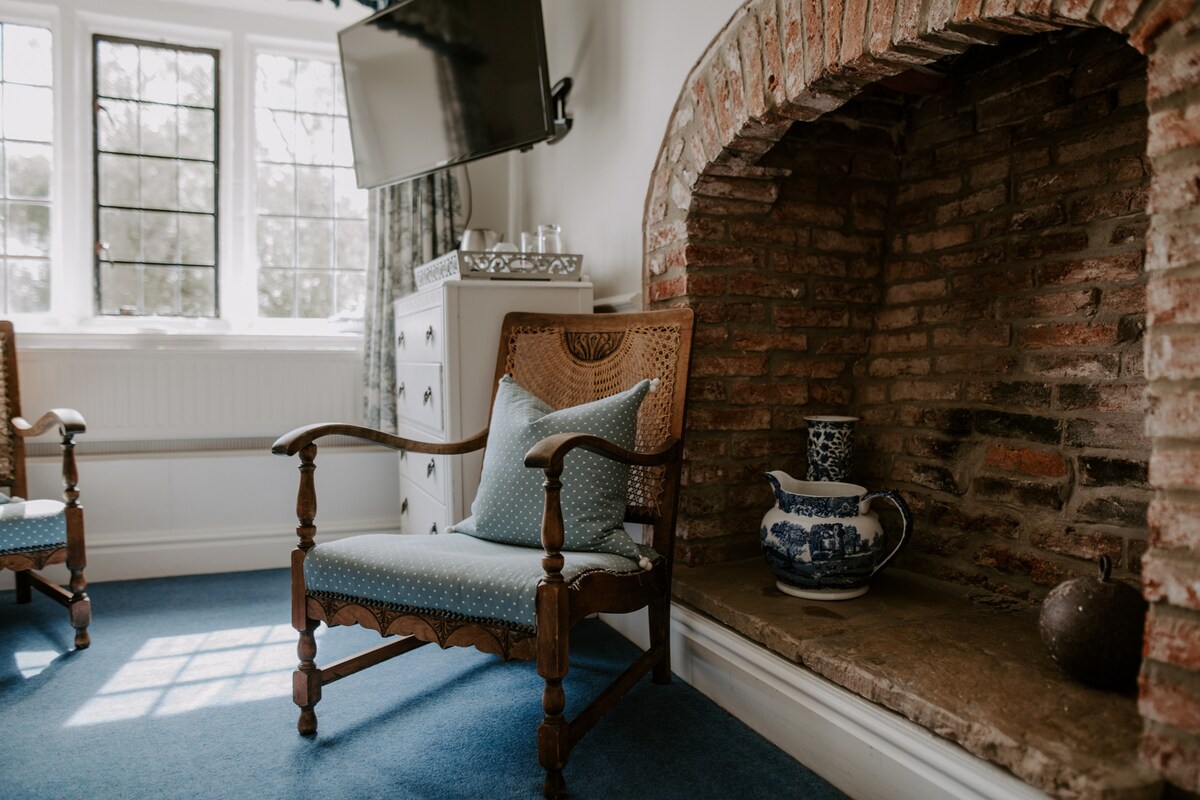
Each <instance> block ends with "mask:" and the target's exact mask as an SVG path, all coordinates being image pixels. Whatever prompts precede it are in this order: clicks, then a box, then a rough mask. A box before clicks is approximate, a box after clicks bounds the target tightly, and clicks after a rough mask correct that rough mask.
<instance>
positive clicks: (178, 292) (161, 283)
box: [93, 37, 218, 317]
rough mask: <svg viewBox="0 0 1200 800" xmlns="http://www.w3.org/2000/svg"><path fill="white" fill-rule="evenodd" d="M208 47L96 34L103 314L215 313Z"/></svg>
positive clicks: (213, 70)
mask: <svg viewBox="0 0 1200 800" xmlns="http://www.w3.org/2000/svg"><path fill="white" fill-rule="evenodd" d="M216 56H217V53H216V51H213V50H193V49H182V48H177V47H172V46H169V45H163V44H158V43H151V42H125V41H121V42H116V41H110V40H105V39H103V38H102V37H97V38H96V42H95V60H94V62H93V67H94V69H95V70H96V83H97V86H98V97H97V112H96V125H97V134H98V135H97V139H98V152H97V153H96V159H97V169H98V173H99V180H98V184H97V193H96V203H97V218H98V227H99V231H98V236H99V237H100V240H101V241H102V242H106V243H107V245H108V247H107V249H101V252H100V254H99V259H100V282H99V287H98V293H99V296H98V297H97V301H96V305H97V308H98V309H99V310H100V313H102V314H122V313H124V314H136V315H163V316H193V317H195V316H215V315H216V313H217V302H216V297H217V280H218V275H217V269H216V267H217V244H216V230H217V219H216V190H217V186H216V176H217V131H216V80H217V72H218V70H217V59H216ZM119 98H128V99H119Z"/></svg>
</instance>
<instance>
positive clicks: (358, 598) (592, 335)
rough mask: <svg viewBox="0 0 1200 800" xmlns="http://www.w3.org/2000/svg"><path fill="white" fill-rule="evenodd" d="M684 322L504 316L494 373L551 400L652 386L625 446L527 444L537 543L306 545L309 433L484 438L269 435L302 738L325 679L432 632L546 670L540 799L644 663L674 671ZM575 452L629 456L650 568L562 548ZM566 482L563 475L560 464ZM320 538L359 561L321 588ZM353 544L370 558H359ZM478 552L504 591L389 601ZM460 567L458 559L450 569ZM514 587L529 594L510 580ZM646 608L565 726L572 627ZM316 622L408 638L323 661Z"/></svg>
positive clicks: (677, 312) (389, 441) (431, 449)
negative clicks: (505, 581) (642, 643)
mask: <svg viewBox="0 0 1200 800" xmlns="http://www.w3.org/2000/svg"><path fill="white" fill-rule="evenodd" d="M692 326H693V322H692V312H691V310H689V309H674V310H669V311H655V312H647V313H641V314H601V315H542V314H526V313H514V314H509V315H508V316H507V317H506V318H505V320H504V325H503V330H502V332H501V337H500V348H499V355H498V358H497V361H496V379H497V381H498V380H499V378H500V377H501V376H502V375H504V374H509V375H511V376H513V378H514V379H515V380H516V381H517V382H518V383H519V384H520V385H521V386H523V387H525V389H527V390H529V391H530V392H531V393H533V394H534V395H536V396H537V397H538V398H540V399H541V400H543V401H544V402H546V403H547V404H548V405H549V406H550V407H551V408H554V409H560V408H565V407H568V406H575V405H579V404H582V403H587V402H591V401H594V400H598V399H600V398H603V397H607V396H609V395H612V394H614V393H616V392H618V391H621V390H624V389H627V388H628V387H630V386H631V385H633V384H634V383H636V382H637V381H639V380H641V379H644V378H658V379H660V381H661V383H660V384H659V388H658V390H657V391H655V392H654V393H653V394H649V395H647V396H646V399H645V400H644V401H643V403H642V405H641V407H640V409H639V411H638V420H637V436H636V444H635V447H634V450H627V449H625V448H622V447H619V446H617V445H615V444H612V443H610V442H606V441H604V440H603V439H600V438H598V437H596V436H589V435H582V434H570V433H567V434H558V435H554V436H550V437H548V438H546V439H543V440H542V441H541V442H540V443H539V444H537V445H536V446H535V447H534V448H533V449H531V450H530V451H529V452H528V454H527V455H526V457H525V465H526V466H527V467H533V468H538V469H541V470H543V472H544V474H545V480H544V483H543V486H544V488H545V510H544V513H543V519H542V524H541V532H540V534H541V545H542V546H541V548H534V547H521V546H514V545H508V544H495V543H492V542H483V541H481V540H476V539H474V538H473V537H470V536H467V535H465V534H446V535H440V536H392V535H387V534H383V535H374V536H358V537H351V539H343V540H340V541H339V542H334V543H330V544H329V545H314V538H315V536H316V527H315V526H314V524H313V521H314V517H315V515H316V507H317V505H316V492H315V488H314V481H313V472H314V469H315V459H316V455H317V445H316V441H317V440H318V439H319V438H321V437H323V436H330V435H340V436H351V437H355V438H358V439H362V440H365V441H368V442H374V443H376V444H380V445H383V446H385V447H390V448H392V449H396V450H399V449H404V450H410V451H415V452H421V453H431V454H461V453H466V452H470V451H473V450H478V449H480V448H482V447H484V446H485V444H486V442H487V431H486V430H485V431H483V432H481V433H479V434H477V435H475V436H473V437H471V438H470V439H467V440H464V441H460V442H452V443H442V444H431V443H425V442H418V441H412V440H409V439H405V438H401V437H399V436H393V435H390V434H387V433H383V432H380V431H375V430H370V429H367V428H362V427H359V426H354V425H339V424H322V425H312V426H308V427H304V428H299V429H297V430H295V431H292V432H291V433H289V434H287V435H286V436H284V437H282V438H281V439H279V441H277V442H276V443H275V445H274V447H273V452H274V453H276V454H277V455H289V456H290V455H296V454H299V457H300V465H299V468H300V473H301V475H300V491H299V497H298V500H297V514H298V516H299V520H300V525H299V527H298V528H297V529H296V533H297V535H298V536H299V537H300V541H299V544H298V546H297V548H296V550H295V551H294V552H293V553H292V624H293V626H294V627H295V628H296V630H297V631H298V632H299V634H300V642H299V647H298V652H299V656H300V664H299V667H298V669H297V670H296V672H295V673H294V680H293V699H294V700H295V702H296V705H298V706H299V707H300V720H299V724H298V728H299V731H300V733H301V734H305V735H311V734H315V733H316V729H317V718H316V713H315V712H314V706H315V705H316V703H317V702H318V701H319V700H320V699H321V687H322V686H324V685H325V684H328V683H332V682H333V681H336V680H340V679H342V678H344V677H346V676H348V675H351V674H353V673H355V672H358V671H359V670H362V669H365V668H367V667H370V666H373V665H374V664H378V663H380V662H382V661H385V660H387V659H389V658H392V657H393V656H397V655H400V654H401V653H405V652H408V651H410V650H413V649H415V648H417V647H420V646H422V645H424V644H426V643H428V642H436V643H437V644H438V645H439V646H441V647H443V648H446V647H460V646H461V647H475V648H477V649H479V650H481V651H483V652H486V653H493V654H495V655H498V656H500V657H501V658H503V659H505V660H508V659H527V660H528V659H536V660H537V669H538V674H539V675H541V676H542V677H543V678H544V679H545V688H544V691H543V693H542V708H543V711H544V717H543V720H542V723H541V725H540V727H539V729H538V732H537V741H538V760H539V761H540V762H541V765H542V767H544V768H545V771H546V776H545V782H544V784H543V792H544V793H545V796H546V797H562V796H564V795H565V793H566V784H565V782H564V779H563V773H562V771H563V767H564V766H565V765H566V763H567V757H568V755H569V753H570V751H571V748H572V747H574V746H575V744H576V743H577V742H578V741H579V740H580V739H581V738H582V737H583V735H584V734H585V733H587V731H588V730H590V729H591V728H592V727H593V726H594V725H595V724H596V722H597V721H598V720H599V719H600V717H601V716H602V715H603V714H604V713H605V712H606V711H607V710H608V709H609V708H610V707H612V706H613V704H614V703H615V702H616V701H617V700H618V699H619V698H620V697H621V696H622V695H623V694H625V692H627V691H628V690H629V689H630V687H632V686H633V685H634V684H635V683H636V682H637V681H638V679H639V678H641V677H642V676H643V675H644V674H645V673H646V672H648V671H652V672H653V678H654V681H655V682H657V683H667V682H668V681H669V680H670V676H671V666H670V654H669V651H668V626H669V620H670V603H671V596H670V587H671V566H672V553H673V548H674V537H675V515H676V506H677V499H678V491H679V479H680V468H681V463H682V452H683V443H682V436H683V423H684V419H683V418H684V404H685V398H686V392H687V381H688V369H689V362H690V353H691V339H692ZM495 385H496V384H495V383H493V386H495ZM494 392H495V389H493V394H494ZM574 448H584V449H586V450H588V451H591V452H593V453H597V454H600V455H602V456H604V457H606V458H609V459H614V460H618V461H623V462H626V463H628V464H630V465H633V466H632V467H631V469H630V479H629V484H628V491H627V496H628V505H627V511H626V521H627V522H632V523H640V524H643V525H648V526H651V529H652V531H653V536H652V541H651V544H652V546H653V548H654V550H655V551H657V554H658V555H659V558H657V560H656V561H655V563H654V564H653V567H652V568H651V569H643V568H642V567H639V566H637V565H636V564H635V565H633V568H632V569H623V570H614V569H611V568H610V567H611V565H612V564H613V563H614V562H613V561H612V559H616V561H618V562H624V563H625V565H626V566H628V565H629V564H630V563H631V561H630V559H627V558H624V557H622V556H614V555H609V554H597V553H572V552H563V542H564V522H563V516H562V509H561V507H560V502H559V501H560V491H561V489H562V485H563V482H562V481H563V479H564V478H563V475H562V473H563V459H564V457H565V456H566V454H567V453H568V452H570V451H571V450H572V449H574ZM565 480H568V481H569V480H570V470H568V472H567V475H566V476H565ZM314 546H315V547H316V549H315V550H314ZM322 547H324V548H329V549H328V550H326V551H324V552H326V553H334V550H333V549H334V548H337V552H338V553H341V554H342V557H343V559H344V560H343V561H342V562H341V563H340V566H339V569H338V570H337V572H338V574H340V575H346V574H348V573H354V574H358V572H359V571H361V573H362V577H361V579H355V580H354V581H352V582H349V583H346V582H343V583H341V584H338V583H334V584H332V585H331V584H330V583H329V580H328V579H327V578H324V579H323V580H322V582H321V585H320V586H319V587H318V586H316V584H315V581H314V580H313V579H314V578H315V577H316V576H315V574H310V573H315V572H316V570H315V568H314V567H313V565H314V564H315V563H317V561H315V560H314V559H317V557H318V556H323V557H324V559H325V560H326V561H328V560H329V558H331V557H333V556H328V555H324V553H323V552H322V550H321V548H322ZM355 553H358V554H359V556H362V554H364V553H365V554H366V556H364V557H358V558H357V560H355V558H356V556H355ZM476 555H477V558H478V561H480V562H482V561H484V560H486V563H488V564H489V565H493V564H500V563H503V565H504V568H503V571H506V574H508V575H509V576H510V577H512V579H513V580H512V583H513V584H514V588H513V597H512V598H508V597H506V598H505V599H504V600H503V601H494V602H488V603H484V604H483V605H477V606H473V607H470V608H464V607H462V606H461V605H459V604H456V603H455V602H445V603H439V602H435V600H436V598H434V599H431V600H426V599H422V600H420V601H414V600H412V599H406V598H397V597H396V596H394V595H393V596H391V597H390V599H389V597H388V596H385V595H390V593H391V592H392V589H393V587H395V586H397V585H400V584H403V583H404V582H405V581H406V580H408V579H410V578H411V577H412V576H413V575H417V576H418V577H419V578H420V579H421V580H424V581H425V583H424V584H422V585H424V586H428V577H429V576H430V575H431V574H439V575H446V574H447V573H451V574H455V573H458V572H462V571H466V567H467V565H468V563H469V561H470V560H471V559H472V558H474V557H476ZM306 558H307V559H308V564H309V568H308V569H306ZM606 559H608V560H606ZM648 564H649V562H647V564H645V565H643V566H647V565H648ZM381 565H382V566H381ZM460 565H461V566H462V567H463V569H459V568H458V567H459V566H460ZM451 580H453V578H451ZM309 583H313V585H312V586H310V585H309ZM517 584H520V585H522V586H524V587H529V588H528V589H518V588H516V585H517ZM534 586H536V590H534V589H533V588H532V587H534ZM421 591H422V592H426V593H427V594H422V595H420V597H421V598H428V597H431V595H430V594H428V592H429V590H428V589H422V590H421ZM451 594H453V593H451ZM460 594H461V592H460ZM363 595H376V596H363ZM509 599H511V601H512V602H511V603H510V602H508V600H509ZM646 606H648V607H649V618H650V641H651V645H650V649H649V650H648V651H646V652H645V653H644V654H643V655H642V656H641V657H639V658H638V659H637V660H636V661H635V662H634V663H633V664H632V665H631V666H630V667H629V668H628V669H627V670H626V671H625V672H623V673H622V674H621V675H620V676H619V677H618V678H617V679H616V680H615V681H614V682H613V683H612V685H611V686H609V687H608V688H607V689H606V690H604V691H603V692H602V693H601V694H600V695H599V696H598V697H597V698H595V699H594V700H593V701H592V702H591V704H590V705H588V706H587V707H586V708H585V709H584V710H583V711H582V712H580V714H579V715H578V716H577V717H575V718H574V719H572V720H567V719H566V718H565V717H564V716H563V710H564V707H565V695H564V692H563V678H564V677H565V676H566V674H567V668H568V663H569V640H570V631H571V628H572V627H573V626H574V625H575V624H576V623H578V622H579V621H580V620H582V619H583V618H584V617H586V616H588V615H589V614H593V613H595V612H610V613H625V612H630V611H635V610H637V609H640V608H643V607H646ZM512 608H515V609H517V610H516V611H512V610H510V609H512ZM526 619H527V620H531V621H532V623H533V624H528V622H527V621H524V620H526ZM320 622H324V623H326V624H327V625H330V626H334V625H362V626H365V627H368V628H372V629H374V630H376V631H379V633H380V634H382V635H384V636H392V635H396V634H399V635H402V636H404V637H405V638H401V639H399V640H397V641H394V642H391V643H389V644H385V645H383V646H381V647H379V648H376V649H374V650H371V651H368V652H366V653H362V654H360V655H357V656H354V657H352V658H348V659H345V660H343V661H340V662H338V663H335V664H330V665H329V666H326V667H323V668H322V667H318V666H317V664H316V663H315V658H316V651H317V648H316V641H315V638H314V636H313V632H314V630H315V629H316V627H317V625H318V624H319V623H320Z"/></svg>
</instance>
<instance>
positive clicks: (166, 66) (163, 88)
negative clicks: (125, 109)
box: [138, 47, 179, 105]
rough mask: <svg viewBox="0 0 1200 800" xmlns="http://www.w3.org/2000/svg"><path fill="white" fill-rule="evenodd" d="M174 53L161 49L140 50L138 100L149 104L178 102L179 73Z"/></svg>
mask: <svg viewBox="0 0 1200 800" xmlns="http://www.w3.org/2000/svg"><path fill="white" fill-rule="evenodd" d="M177 63H178V62H177V61H176V57H175V51H174V50H167V49H166V48H162V47H143V48H141V59H140V63H139V68H138V76H139V83H140V86H141V92H140V99H142V100H145V101H148V102H151V103H171V104H172V105H173V104H175V103H176V102H178V101H179V88H178V87H179V73H178V70H177V68H176V64H177Z"/></svg>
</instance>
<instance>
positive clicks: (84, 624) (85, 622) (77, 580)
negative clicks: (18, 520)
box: [67, 569, 92, 650]
mask: <svg viewBox="0 0 1200 800" xmlns="http://www.w3.org/2000/svg"><path fill="white" fill-rule="evenodd" d="M67 608H68V609H69V611H70V614H71V626H72V627H74V628H75V649H76V650H85V649H87V647H88V645H90V644H91V643H92V637H91V635H90V634H89V633H88V626H89V625H91V624H92V601H91V599H90V598H89V597H88V595H87V580H86V579H85V578H84V577H83V570H82V569H72V570H71V602H70V605H68V606H67Z"/></svg>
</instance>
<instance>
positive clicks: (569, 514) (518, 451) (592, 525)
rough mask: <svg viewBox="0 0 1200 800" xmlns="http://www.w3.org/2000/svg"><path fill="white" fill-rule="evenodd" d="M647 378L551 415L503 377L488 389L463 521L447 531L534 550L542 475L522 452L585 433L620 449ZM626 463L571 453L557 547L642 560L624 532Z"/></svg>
mask: <svg viewBox="0 0 1200 800" xmlns="http://www.w3.org/2000/svg"><path fill="white" fill-rule="evenodd" d="M649 391H652V388H651V381H649V380H643V381H639V382H638V383H637V384H635V385H634V386H633V387H631V388H629V389H627V390H625V391H623V392H618V393H617V394H614V395H611V396H609V397H604V398H601V399H600V400H595V401H593V402H591V403H584V404H582V405H578V406H570V407H569V408H562V409H558V410H555V409H553V408H551V407H550V406H549V405H548V404H546V403H545V402H543V401H542V400H541V399H540V398H538V397H536V396H535V395H533V394H532V393H530V392H529V391H527V390H526V389H524V388H523V387H522V386H521V385H520V384H518V383H517V382H516V381H515V380H513V379H512V377H511V376H509V375H505V376H504V377H503V378H501V379H500V385H499V386H497V387H496V399H495V401H494V402H493V404H492V420H491V424H490V427H489V429H488V441H487V449H486V450H484V453H483V472H482V474H481V475H480V480H479V491H478V492H477V493H476V495H475V501H474V502H473V503H472V504H471V516H470V517H468V518H467V519H465V520H463V521H462V522H460V523H458V524H456V525H454V526H453V527H452V528H451V530H453V531H455V532H458V533H465V534H468V535H470V536H475V537H477V538H480V539H488V540H490V541H493V542H503V543H505V544H518V545H524V546H526V547H538V548H540V547H541V544H542V538H541V529H542V513H543V511H544V509H545V505H546V494H545V489H543V487H542V481H543V479H544V477H545V476H544V475H543V473H542V472H541V470H537V469H530V468H528V467H526V466H525V453H527V452H528V451H529V449H530V448H531V447H533V446H534V445H535V444H537V443H538V442H540V441H541V440H542V439H545V438H546V437H547V436H550V435H552V434H556V433H587V434H591V435H593V436H599V437H600V438H602V439H606V440H607V441H610V442H612V443H613V444H616V445H619V446H621V447H623V448H625V449H627V450H630V449H632V448H633V446H634V442H635V440H636V436H637V415H638V408H639V407H640V406H641V404H642V400H643V398H645V396H646V393H647V392H649ZM628 491H629V466H628V465H627V464H623V463H621V462H619V461H614V460H612V459H610V458H605V457H604V456H601V455H597V454H595V453H589V452H587V451H585V450H582V449H576V450H572V451H571V452H570V453H568V454H567V456H566V458H565V459H564V460H563V473H562V492H561V495H560V500H561V504H562V514H563V525H564V532H565V536H564V543H563V549H565V550H577V551H590V552H602V553H613V554H615V555H620V556H625V557H626V558H633V559H638V558H641V557H642V554H641V552H640V551H639V549H638V546H637V545H636V544H635V543H634V541H633V540H632V539H631V538H630V537H629V535H628V534H627V533H626V532H625V529H624V526H623V523H624V520H625V505H626V500H627V496H628Z"/></svg>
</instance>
